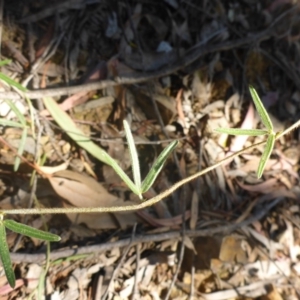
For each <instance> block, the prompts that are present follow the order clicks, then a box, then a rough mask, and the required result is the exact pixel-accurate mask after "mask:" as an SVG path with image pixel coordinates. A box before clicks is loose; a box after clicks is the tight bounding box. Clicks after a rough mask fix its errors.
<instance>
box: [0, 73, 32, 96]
mask: <svg viewBox="0 0 300 300" xmlns="http://www.w3.org/2000/svg"><path fill="white" fill-rule="evenodd" d="M0 79H1V80H2V81H4V82H5V83H6V84H7V85H9V86H12V87H14V88H16V89H18V90H20V91H21V92H26V91H27V89H26V88H24V86H22V85H21V84H20V83H18V82H16V81H14V80H13V79H11V78H9V77H8V76H6V75H4V74H3V73H1V72H0Z"/></svg>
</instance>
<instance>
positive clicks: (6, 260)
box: [0, 220, 16, 288]
mask: <svg viewBox="0 0 300 300" xmlns="http://www.w3.org/2000/svg"><path fill="white" fill-rule="evenodd" d="M0 257H1V261H2V265H3V268H4V272H5V275H6V278H7V281H8V283H9V285H10V286H11V287H12V288H14V287H15V285H16V278H15V273H14V270H13V268H12V263H11V259H10V254H9V249H8V245H7V241H6V231H5V227H4V224H3V221H2V220H0Z"/></svg>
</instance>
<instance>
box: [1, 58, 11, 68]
mask: <svg viewBox="0 0 300 300" xmlns="http://www.w3.org/2000/svg"><path fill="white" fill-rule="evenodd" d="M10 63H11V59H4V60H1V61H0V67H3V66H5V65H9V64H10Z"/></svg>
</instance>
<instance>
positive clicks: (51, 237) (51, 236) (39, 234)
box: [3, 220, 60, 242]
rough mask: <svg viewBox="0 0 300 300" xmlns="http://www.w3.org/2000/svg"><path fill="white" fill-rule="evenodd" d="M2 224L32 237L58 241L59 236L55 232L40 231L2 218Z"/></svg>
mask: <svg viewBox="0 0 300 300" xmlns="http://www.w3.org/2000/svg"><path fill="white" fill-rule="evenodd" d="M3 223H4V226H5V227H6V228H8V229H10V230H11V231H14V232H16V233H20V234H22V235H26V236H29V237H32V238H36V239H40V240H44V241H49V242H58V241H60V237H59V236H58V235H56V234H53V233H50V232H46V231H42V230H39V229H36V228H33V227H30V226H27V225H24V224H21V223H18V222H16V221H14V220H4V221H3Z"/></svg>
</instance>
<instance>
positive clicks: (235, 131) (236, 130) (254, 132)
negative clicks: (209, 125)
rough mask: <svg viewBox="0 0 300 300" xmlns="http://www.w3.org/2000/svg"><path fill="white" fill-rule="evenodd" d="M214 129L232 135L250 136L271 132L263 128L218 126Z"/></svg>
mask: <svg viewBox="0 0 300 300" xmlns="http://www.w3.org/2000/svg"><path fill="white" fill-rule="evenodd" d="M214 131H216V132H218V133H227V134H231V135H249V136H257V135H265V134H268V133H269V131H267V130H263V129H239V128H217V129H215V130H214Z"/></svg>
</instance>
